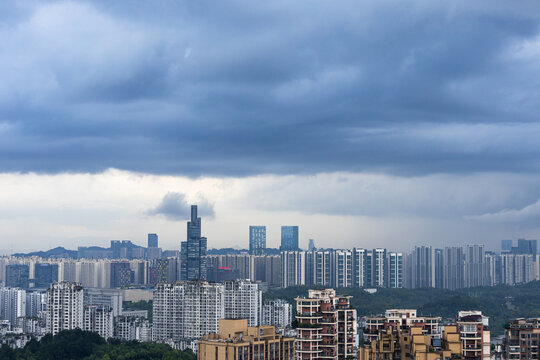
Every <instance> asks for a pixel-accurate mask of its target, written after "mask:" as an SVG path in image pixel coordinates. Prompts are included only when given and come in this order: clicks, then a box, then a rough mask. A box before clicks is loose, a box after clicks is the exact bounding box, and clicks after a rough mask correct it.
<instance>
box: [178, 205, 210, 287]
mask: <svg viewBox="0 0 540 360" xmlns="http://www.w3.org/2000/svg"><path fill="white" fill-rule="evenodd" d="M180 256H181V258H182V265H181V266H182V267H181V272H180V277H181V279H182V280H206V257H205V256H206V238H205V237H201V218H200V217H197V205H191V221H188V222H187V239H186V241H182V244H181V254H180Z"/></svg>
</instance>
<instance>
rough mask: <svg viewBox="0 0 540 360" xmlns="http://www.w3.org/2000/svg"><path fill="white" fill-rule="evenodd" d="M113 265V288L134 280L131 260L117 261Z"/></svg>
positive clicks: (111, 265)
mask: <svg viewBox="0 0 540 360" xmlns="http://www.w3.org/2000/svg"><path fill="white" fill-rule="evenodd" d="M110 267H111V286H110V287H111V288H116V287H123V286H127V285H129V284H131V283H132V282H133V271H132V270H131V267H130V263H129V261H115V262H112V263H111V264H110Z"/></svg>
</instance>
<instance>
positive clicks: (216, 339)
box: [197, 319, 295, 360]
mask: <svg viewBox="0 0 540 360" xmlns="http://www.w3.org/2000/svg"><path fill="white" fill-rule="evenodd" d="M294 354H295V353H294V338H290V337H283V336H281V335H279V334H277V333H276V332H275V330H274V327H273V326H257V327H251V326H248V324H247V320H246V319H221V320H220V321H219V332H218V333H212V334H208V335H205V336H204V337H203V338H202V339H201V340H199V341H198V345H197V359H199V360H223V359H228V360H249V359H258V360H293V359H294Z"/></svg>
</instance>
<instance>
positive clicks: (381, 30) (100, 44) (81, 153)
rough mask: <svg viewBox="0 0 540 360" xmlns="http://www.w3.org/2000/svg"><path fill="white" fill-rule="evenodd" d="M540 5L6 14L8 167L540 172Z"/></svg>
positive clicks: (1, 11)
mask: <svg viewBox="0 0 540 360" xmlns="http://www.w3.org/2000/svg"><path fill="white" fill-rule="evenodd" d="M539 25H540V4H539V3H537V2H532V1H531V2H519V3H518V4H517V3H515V2H513V3H508V2H503V1H482V2H474V4H471V2H468V1H457V2H433V1H420V0H419V1H411V2H401V1H384V2H381V1H367V2H362V3H359V2H356V1H343V2H338V3H336V2H324V1H315V2H313V1H298V2H286V1H277V2H271V3H268V4H261V3H254V2H248V1H229V2H217V3H216V2H207V1H202V2H189V1H159V2H132V1H125V2H108V1H107V2H24V3H20V2H13V3H3V4H1V5H0V43H1V44H2V46H1V47H0V69H1V74H2V81H1V82H0V139H1V142H0V170H1V171H4V172H8V171H21V172H27V171H35V172H46V173H56V172H64V171H68V172H98V171H102V170H104V169H107V168H111V167H113V168H119V169H127V170H133V171H140V172H148V173H157V174H182V175H188V176H200V175H230V176H243V175H251V174H260V173H276V174H291V173H308V174H309V173H319V172H330V171H351V172H362V171H373V172H389V173H396V174H405V175H407V174H430V173H462V172H465V173H470V172H484V171H500V172H538V171H539V170H540V162H539V159H540V142H538V139H539V138H540V122H539V121H538V117H537V116H538V115H537V114H539V113H540V112H539V110H540V93H539V91H538V89H539V88H540V62H539V59H540V28H539Z"/></svg>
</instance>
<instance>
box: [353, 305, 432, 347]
mask: <svg viewBox="0 0 540 360" xmlns="http://www.w3.org/2000/svg"><path fill="white" fill-rule="evenodd" d="M363 323H364V324H363V325H364V341H372V340H375V339H377V335H378V332H379V331H380V330H384V329H386V328H388V327H391V326H396V325H397V326H398V327H400V329H401V330H406V329H408V328H409V327H411V326H414V327H421V328H422V334H423V335H429V336H430V337H431V338H433V339H437V338H440V337H441V317H440V316H418V315H417V311H416V310H412V309H390V310H386V312H385V313H384V315H376V316H366V317H364V318H363Z"/></svg>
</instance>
